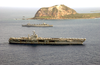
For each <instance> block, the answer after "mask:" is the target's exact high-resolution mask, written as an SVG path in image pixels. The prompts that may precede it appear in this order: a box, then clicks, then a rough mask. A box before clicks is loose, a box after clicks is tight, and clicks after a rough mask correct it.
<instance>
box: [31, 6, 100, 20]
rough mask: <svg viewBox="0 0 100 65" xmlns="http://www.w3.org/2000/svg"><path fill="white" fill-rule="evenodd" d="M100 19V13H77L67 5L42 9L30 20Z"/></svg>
mask: <svg viewBox="0 0 100 65" xmlns="http://www.w3.org/2000/svg"><path fill="white" fill-rule="evenodd" d="M91 18H100V13H77V12H76V11H75V10H74V9H72V8H69V7H67V6H65V5H55V6H51V7H43V8H40V9H39V10H38V11H37V12H36V14H35V16H34V17H33V18H30V19H91Z"/></svg>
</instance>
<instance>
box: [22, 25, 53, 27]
mask: <svg viewBox="0 0 100 65" xmlns="http://www.w3.org/2000/svg"><path fill="white" fill-rule="evenodd" d="M22 27H53V26H52V25H22Z"/></svg>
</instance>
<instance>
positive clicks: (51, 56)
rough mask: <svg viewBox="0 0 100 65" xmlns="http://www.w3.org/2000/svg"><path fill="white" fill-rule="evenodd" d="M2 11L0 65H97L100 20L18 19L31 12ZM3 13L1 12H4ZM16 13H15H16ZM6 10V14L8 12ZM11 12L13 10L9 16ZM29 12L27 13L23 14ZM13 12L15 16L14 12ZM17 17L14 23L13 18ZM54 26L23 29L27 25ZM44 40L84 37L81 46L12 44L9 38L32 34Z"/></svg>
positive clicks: (0, 19) (28, 15) (99, 51)
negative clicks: (45, 24) (23, 25)
mask: <svg viewBox="0 0 100 65" xmlns="http://www.w3.org/2000/svg"><path fill="white" fill-rule="evenodd" d="M10 9H11V10H10V11H9V8H8V9H7V8H5V9H3V8H2V12H0V13H1V14H2V15H0V17H1V18H0V65H100V19H99V18H98V19H66V20H21V18H22V17H23V16H26V17H33V16H34V15H32V13H35V12H36V10H38V9H35V11H34V10H33V11H32V10H31V9H30V10H28V11H27V10H25V11H24V13H22V10H21V11H20V10H18V9H16V10H15V9H12V8H10ZM3 10H4V12H3ZM17 10H18V12H17ZM7 11H9V12H10V13H9V12H7ZM12 11H14V12H13V13H12ZM29 11H31V12H30V14H28V13H26V12H29ZM15 12H16V13H15ZM15 18H17V20H16V19H15ZM29 22H30V23H32V24H42V23H44V22H45V23H47V24H51V25H53V27H22V26H21V25H22V24H27V23H29ZM34 30H35V32H36V34H38V36H39V37H44V38H50V37H52V38H61V37H62V38H86V41H85V42H84V43H83V45H63V46H62V45H61V46H60V45H14V44H9V42H8V40H9V38H10V37H27V36H28V34H29V35H32V34H33V32H32V31H34Z"/></svg>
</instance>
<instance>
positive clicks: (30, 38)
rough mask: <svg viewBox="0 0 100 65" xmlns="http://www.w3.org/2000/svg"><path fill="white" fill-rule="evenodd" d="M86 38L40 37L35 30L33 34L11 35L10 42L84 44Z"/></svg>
mask: <svg viewBox="0 0 100 65" xmlns="http://www.w3.org/2000/svg"><path fill="white" fill-rule="evenodd" d="M85 40H86V38H42V37H38V35H37V34H35V31H33V35H31V36H29V35H28V37H19V38H14V37H11V38H10V39H9V43H10V44H48V45H51V44H52V45H53V44H54V45H64V44H83V42H84V41H85Z"/></svg>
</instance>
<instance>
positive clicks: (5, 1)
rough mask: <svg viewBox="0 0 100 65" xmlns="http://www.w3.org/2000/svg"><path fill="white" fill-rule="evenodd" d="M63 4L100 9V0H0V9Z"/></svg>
mask: <svg viewBox="0 0 100 65" xmlns="http://www.w3.org/2000/svg"><path fill="white" fill-rule="evenodd" d="M60 4H64V5H66V6H68V7H72V8H80V7H81V8H84V7H100V0H0V7H34V8H41V7H50V6H54V5H60Z"/></svg>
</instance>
